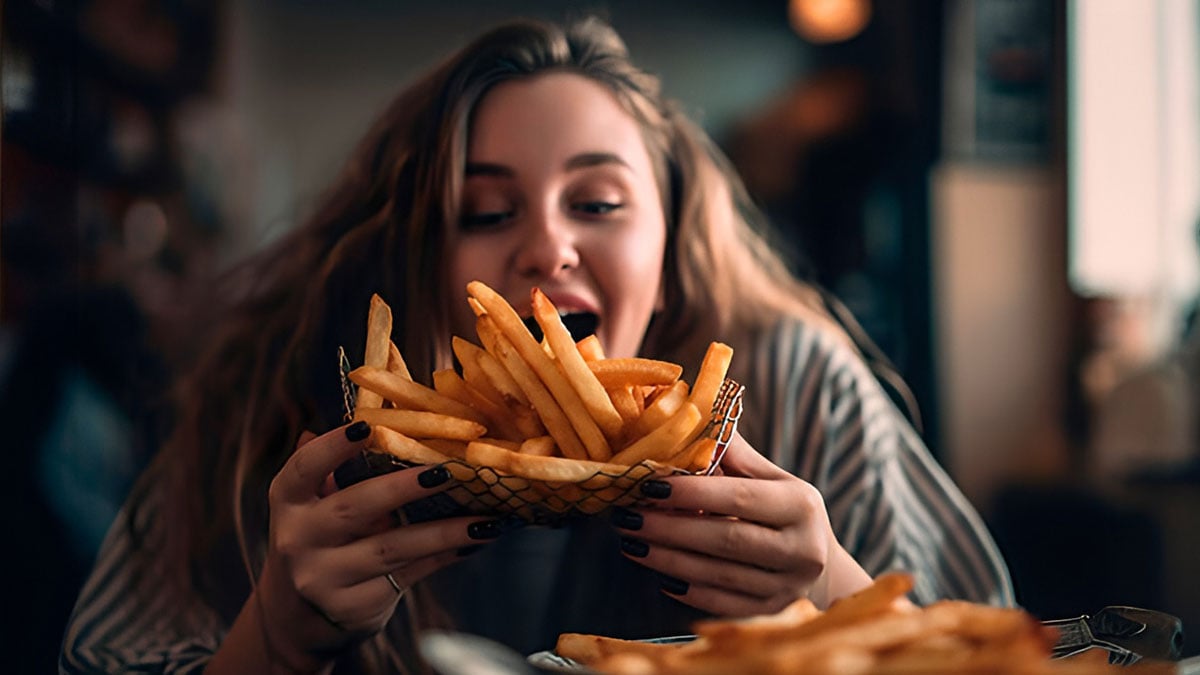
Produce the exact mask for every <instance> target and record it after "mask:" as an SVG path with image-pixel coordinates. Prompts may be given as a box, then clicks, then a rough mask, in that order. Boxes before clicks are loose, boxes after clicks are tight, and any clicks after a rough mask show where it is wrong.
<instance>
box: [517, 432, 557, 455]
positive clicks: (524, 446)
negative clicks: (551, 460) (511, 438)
mask: <svg viewBox="0 0 1200 675" xmlns="http://www.w3.org/2000/svg"><path fill="white" fill-rule="evenodd" d="M557 447H558V446H556V445H555V444H554V439H553V438H552V437H550V436H534V437H533V438H526V439H525V440H524V441H522V442H521V445H520V447H519V449H518V452H521V453H523V454H526V455H538V456H540V457H552V456H553V455H554V450H555V449H556V448H557Z"/></svg>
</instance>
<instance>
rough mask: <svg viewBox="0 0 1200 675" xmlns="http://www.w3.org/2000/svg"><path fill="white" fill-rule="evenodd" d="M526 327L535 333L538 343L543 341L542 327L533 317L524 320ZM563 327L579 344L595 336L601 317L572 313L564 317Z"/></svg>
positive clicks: (585, 313) (534, 336)
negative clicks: (588, 337)
mask: <svg viewBox="0 0 1200 675" xmlns="http://www.w3.org/2000/svg"><path fill="white" fill-rule="evenodd" d="M523 321H524V322H525V327H526V328H528V329H529V332H530V333H533V339H535V340H537V341H538V342H541V341H542V327H541V326H539V325H538V323H537V321H536V320H535V319H534V318H533V317H532V316H531V317H528V318H526V319H524V320H523ZM562 322H563V325H564V326H566V327H567V330H568V331H570V333H571V337H572V338H573V339H574V340H575V341H576V342H579V341H580V340H582V339H583V338H585V337H587V336H589V335H594V334H595V332H596V328H598V327H599V326H600V317H599V316H597V315H596V314H593V313H592V312H571V313H570V314H564V315H562Z"/></svg>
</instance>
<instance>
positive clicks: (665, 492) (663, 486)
mask: <svg viewBox="0 0 1200 675" xmlns="http://www.w3.org/2000/svg"><path fill="white" fill-rule="evenodd" d="M641 490H642V494H643V495H645V496H647V497H649V498H651V499H666V498H667V497H670V496H671V484H670V483H667V482H664V481H661V480H648V481H645V482H644V483H642V486H641Z"/></svg>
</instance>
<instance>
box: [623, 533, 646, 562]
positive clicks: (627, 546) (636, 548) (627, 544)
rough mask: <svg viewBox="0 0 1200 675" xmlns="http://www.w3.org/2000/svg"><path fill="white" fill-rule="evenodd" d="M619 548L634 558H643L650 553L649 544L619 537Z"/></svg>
mask: <svg viewBox="0 0 1200 675" xmlns="http://www.w3.org/2000/svg"><path fill="white" fill-rule="evenodd" d="M621 550H622V551H624V552H626V553H628V554H629V555H631V556H633V557H635V558H645V557H646V555H647V554H648V553H650V546H649V545H648V544H647V543H646V542H644V541H638V540H637V539H630V538H629V537H621Z"/></svg>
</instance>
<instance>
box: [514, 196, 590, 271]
mask: <svg viewBox="0 0 1200 675" xmlns="http://www.w3.org/2000/svg"><path fill="white" fill-rule="evenodd" d="M575 234H576V233H575V231H574V228H573V227H572V226H571V224H570V223H569V222H567V220H566V218H565V217H563V216H562V215H561V214H559V213H558V212H557V211H556V210H554V209H549V208H548V209H545V210H543V211H542V212H541V213H536V214H529V215H528V217H527V220H526V223H525V227H523V228H522V237H521V240H520V242H519V243H518V245H517V251H516V256H515V260H514V265H515V267H516V271H517V273H518V274H520V275H521V276H522V277H525V278H530V279H534V280H537V281H541V280H548V279H554V278H555V277H557V276H559V275H561V274H564V273H566V272H568V271H570V270H572V269H575V268H576V267H578V266H579V250H578V248H577V247H576V244H577V242H576V236H575Z"/></svg>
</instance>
